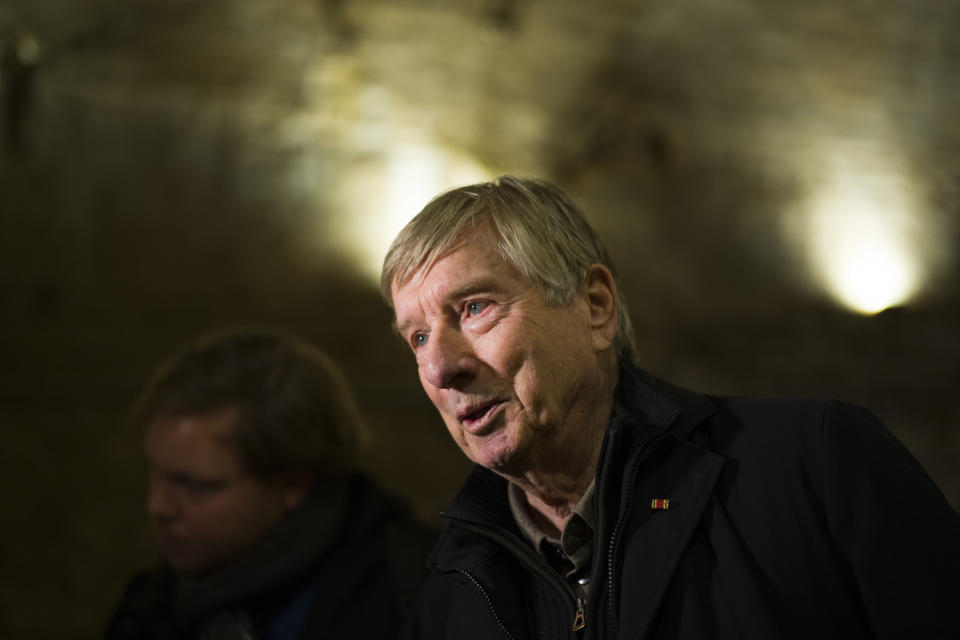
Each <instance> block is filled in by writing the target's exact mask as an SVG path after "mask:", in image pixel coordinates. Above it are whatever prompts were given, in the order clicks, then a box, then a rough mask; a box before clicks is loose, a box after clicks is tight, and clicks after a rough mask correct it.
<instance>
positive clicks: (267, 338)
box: [132, 329, 366, 480]
mask: <svg viewBox="0 0 960 640" xmlns="http://www.w3.org/2000/svg"><path fill="white" fill-rule="evenodd" d="M227 408H233V409H235V410H236V411H237V422H236V425H235V431H236V434H235V436H236V443H237V446H238V448H239V451H240V456H241V459H242V460H243V462H244V464H245V466H246V468H247V470H248V471H250V472H251V473H252V474H253V475H255V476H257V477H258V478H260V479H262V480H268V479H271V478H275V477H276V476H277V475H279V474H280V473H283V472H285V471H295V472H304V471H305V472H310V473H314V474H318V475H321V476H338V475H343V474H345V473H347V472H348V471H350V470H351V469H353V468H354V467H355V466H356V465H357V463H358V461H359V456H360V450H361V448H362V444H363V442H364V441H365V439H366V429H365V426H364V424H363V420H362V418H361V416H360V412H359V409H358V408H357V405H356V402H355V400H354V398H353V395H352V394H351V392H350V389H349V387H348V385H347V382H346V379H345V378H344V377H343V374H342V373H341V372H340V370H339V369H338V368H337V366H336V365H335V364H334V362H333V361H332V360H331V359H330V358H329V357H328V356H327V355H326V354H324V353H323V352H322V351H320V350H318V349H316V348H314V347H312V346H311V345H309V344H307V343H306V342H304V341H303V340H301V339H299V338H297V337H295V336H292V335H288V334H285V333H282V332H279V331H274V330H269V329H237V330H231V331H226V332H221V333H216V334H213V335H209V336H205V337H202V338H200V339H198V340H195V341H193V342H191V343H189V344H187V345H186V346H185V347H183V348H182V349H181V350H180V351H178V352H177V353H176V354H174V355H173V356H172V357H171V358H169V359H168V360H166V361H165V362H163V363H162V364H161V365H160V366H159V367H158V369H157V370H156V372H155V373H154V375H153V377H152V378H151V380H150V382H149V383H148V385H147V386H146V388H145V389H144V391H143V393H142V394H141V396H140V398H139V399H138V400H137V402H136V404H135V405H134V409H133V412H132V419H133V422H134V424H135V425H137V426H140V427H141V428H142V427H145V426H146V425H147V424H149V422H150V421H152V420H153V419H155V418H158V417H178V416H187V415H192V414H198V413H207V412H212V411H218V410H222V409H227Z"/></svg>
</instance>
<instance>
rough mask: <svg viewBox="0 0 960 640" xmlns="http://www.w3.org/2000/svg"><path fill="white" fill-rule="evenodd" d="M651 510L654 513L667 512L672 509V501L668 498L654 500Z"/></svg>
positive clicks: (651, 502)
mask: <svg viewBox="0 0 960 640" xmlns="http://www.w3.org/2000/svg"><path fill="white" fill-rule="evenodd" d="M650 508H651V509H652V510H653V511H666V510H667V509H669V508H670V500H668V499H667V498H654V499H653V500H651V501H650Z"/></svg>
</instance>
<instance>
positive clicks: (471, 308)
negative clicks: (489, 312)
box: [467, 302, 487, 315]
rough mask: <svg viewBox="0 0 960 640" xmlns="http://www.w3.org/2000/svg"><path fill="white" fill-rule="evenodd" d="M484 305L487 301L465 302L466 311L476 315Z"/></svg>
mask: <svg viewBox="0 0 960 640" xmlns="http://www.w3.org/2000/svg"><path fill="white" fill-rule="evenodd" d="M486 305H487V303H485V302H469V303H467V313H469V314H470V315H476V314H478V313H480V312H481V311H483V309H484V307H486Z"/></svg>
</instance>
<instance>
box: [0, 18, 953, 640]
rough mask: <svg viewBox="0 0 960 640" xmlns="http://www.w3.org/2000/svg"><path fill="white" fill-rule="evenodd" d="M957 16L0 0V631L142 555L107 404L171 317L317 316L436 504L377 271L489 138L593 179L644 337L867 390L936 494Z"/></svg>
mask: <svg viewBox="0 0 960 640" xmlns="http://www.w3.org/2000/svg"><path fill="white" fill-rule="evenodd" d="M957 24H960V2H958V1H957V0H937V1H934V2H924V3H905V2H898V1H897V0H858V1H856V2H846V3H836V2H828V1H826V0H811V1H810V2H806V3H792V2H784V1H780V0H777V1H770V0H767V1H764V2H759V1H758V0H728V1H727V2H723V3H716V2H709V1H707V0H676V1H675V2H672V3H669V4H662V5H658V4H650V3H641V2H626V1H623V0H605V1H602V2H593V3H583V2H572V1H570V2H567V1H555V2H549V3H547V2H534V1H530V0H461V1H459V2H433V1H431V0H392V1H386V0H364V1H354V2H350V1H348V0H287V1H285V2H265V1H263V0H208V1H207V2H203V3H198V2H190V1H188V0H139V1H138V2H119V1H117V0H73V2H71V3H66V4H65V3H64V2H62V0H58V1H56V2H54V1H53V0H7V1H6V2H5V3H4V4H2V5H0V48H2V50H3V63H2V67H0V68H2V76H0V77H2V85H0V106H2V114H3V118H4V120H3V131H2V133H3V137H2V147H0V322H2V328H3V331H2V332H0V354H2V356H3V363H4V366H3V367H2V370H0V428H2V430H3V431H2V433H3V446H2V447H0V469H2V473H3V478H2V482H0V504H3V505H4V508H3V510H2V516H0V518H2V520H0V531H2V533H0V637H3V638H12V639H16V638H63V637H71V638H73V637H75V638H95V637H98V636H99V634H100V632H101V630H102V627H103V624H104V622H105V620H106V618H107V616H108V615H109V613H110V610H111V608H112V607H113V605H114V603H115V602H116V600H117V598H118V597H119V595H120V593H121V591H122V589H123V585H124V583H125V581H126V579H127V578H128V577H129V575H130V574H131V572H132V571H133V570H134V569H136V568H138V567H142V566H146V565H148V564H149V563H151V562H152V561H153V560H154V559H155V556H156V553H155V551H154V548H153V546H152V543H151V541H150V537H149V533H148V531H147V528H146V524H145V522H144V517H143V508H142V495H143V491H144V482H143V471H144V468H143V461H142V458H141V454H140V443H139V439H138V436H137V434H135V433H132V432H131V431H129V430H128V429H127V428H126V426H125V424H124V421H123V415H124V411H125V410H126V408H127V407H128V406H129V404H130V402H131V401H132V400H133V398H134V396H135V395H136V393H137V391H138V389H139V387H140V385H141V384H142V382H143V381H144V379H145V377H146V376H147V374H148V372H149V370H150V368H151V367H152V366H153V365H154V364H155V363H156V362H157V360H159V359H160V358H161V357H163V356H164V355H166V354H167V353H168V352H169V351H170V350H171V349H173V348H175V347H176V346H178V345H179V344H180V343H181V342H183V341H184V340H187V339H189V338H192V337H194V336H195V335H197V334H198V333H200V332H204V331H208V330H212V329H217V328H222V327H224V326H231V325H237V324H248V323H261V324H271V325H276V326H280V327H283V328H286V329H289V330H292V331H295V332H298V333H300V334H302V335H303V336H304V337H306V338H308V339H310V340H312V341H314V342H315V343H316V344H317V345H319V346H320V347H322V348H324V349H326V350H328V351H329V352H330V353H331V354H332V355H333V356H334V357H335V358H336V359H337V360H338V361H339V362H340V363H341V364H342V366H343V368H344V369H345V371H346V374H347V376H348V378H349V379H350V381H351V382H352V384H353V385H354V387H355V389H356V392H357V395H358V397H359V400H360V402H361V404H362V406H363V407H364V410H365V412H366V414H367V417H368V418H369V420H370V422H371V424H372V427H373V429H374V431H375V433H376V436H377V440H376V443H375V446H374V448H373V450H372V452H371V459H370V464H369V466H370V469H371V471H372V472H373V473H374V474H375V475H376V476H377V477H378V478H379V479H380V480H381V481H382V482H384V483H385V484H386V485H388V486H390V487H391V488H392V489H393V490H394V491H396V492H398V493H401V494H403V495H405V496H407V497H408V498H409V499H410V500H411V501H412V502H413V503H414V504H415V506H416V507H417V509H418V511H420V512H421V513H422V514H423V515H424V517H433V514H435V513H436V511H437V510H439V509H440V508H442V506H443V505H444V504H445V502H446V501H447V500H448V499H449V497H450V496H451V494H452V492H453V491H454V490H455V488H456V486H457V485H458V483H459V481H460V480H461V478H462V477H463V475H464V473H465V472H466V469H467V467H466V464H465V463H464V461H463V460H462V459H461V458H462V456H461V454H460V453H459V452H458V451H457V450H456V449H455V447H454V446H453V445H452V444H451V443H450V442H448V439H449V438H448V436H447V435H446V432H445V429H444V428H443V426H442V424H441V422H440V420H439V418H438V417H437V416H436V415H435V414H434V412H433V410H432V409H431V408H430V406H429V404H428V403H427V401H426V399H425V398H424V397H423V394H422V392H421V391H420V390H419V388H418V386H417V382H416V376H415V368H414V365H413V361H412V358H411V357H409V356H408V355H407V354H406V353H405V351H404V349H403V348H402V346H401V345H400V344H399V343H398V342H397V341H396V340H395V339H394V338H393V337H392V336H391V335H390V331H389V328H388V327H389V322H390V313H389V310H388V309H387V308H386V306H385V305H384V304H383V303H382V301H381V300H380V298H379V295H378V293H377V290H376V285H375V274H376V271H377V265H378V262H379V259H380V257H381V256H382V252H383V250H384V249H385V246H386V243H387V242H389V239H390V238H391V237H392V235H393V233H394V231H395V230H396V229H397V228H398V227H399V225H401V224H402V222H403V220H404V219H405V218H406V217H409V216H410V215H412V214H414V213H415V212H416V211H417V210H419V208H420V207H421V206H422V205H423V204H424V203H425V202H426V200H427V199H429V197H431V196H432V195H434V194H435V193H437V192H439V191H441V190H443V189H445V188H447V187H450V186H453V185H455V184H462V183H464V182H472V181H475V180H478V179H488V178H492V177H494V176H496V175H498V174H500V173H504V172H517V173H522V174H526V175H538V176H543V177H546V178H549V179H551V180H553V181H555V182H557V183H559V184H560V185H561V186H563V187H564V188H566V189H567V190H569V191H570V192H571V193H572V194H573V195H574V196H575V197H576V198H577V199H578V200H579V201H580V202H581V203H582V204H583V205H584V206H585V207H586V209H587V210H588V211H589V214H590V217H591V220H592V221H593V222H594V224H595V225H596V226H597V228H598V229H599V231H600V232H601V234H602V235H603V236H604V237H605V238H606V239H607V240H608V242H609V244H610V246H611V248H612V250H613V253H614V256H615V258H616V260H617V261H618V264H619V266H620V271H621V272H622V274H621V275H622V279H623V285H624V288H625V289H626V292H627V297H628V301H629V304H630V307H631V311H632V313H633V316H634V321H635V323H636V325H637V331H638V334H639V343H640V350H641V354H642V360H643V364H644V366H645V367H646V368H647V369H649V370H650V371H652V372H653V373H655V374H658V375H661V376H663V377H666V378H668V379H670V380H672V381H674V382H676V383H679V384H684V385H688V386H692V387H694V388H697V389H699V390H703V391H710V392H734V393H777V394H786V395H800V394H803V395H815V396H822V397H840V398H844V399H847V400H851V401H854V402H859V403H861V404H865V405H867V406H869V407H870V408H871V409H873V410H874V411H875V412H876V413H877V414H879V415H880V416H881V417H882V418H883V419H884V420H885V422H886V423H887V424H888V425H889V426H890V428H891V429H892V430H893V431H895V432H896V433H897V435H898V436H899V437H900V438H901V439H902V440H903V441H904V442H905V443H906V444H907V446H908V447H910V449H911V450H912V451H913V452H914V453H915V454H916V455H917V456H918V458H920V460H921V461H922V462H923V464H924V465H925V466H926V467H927V469H928V470H929V471H930V473H931V474H932V475H933V476H934V478H935V479H936V480H937V481H938V483H939V484H940V486H941V487H942V488H943V490H944V492H945V493H946V495H947V497H948V499H949V500H950V501H951V502H952V503H953V505H954V506H955V507H956V506H960V426H958V422H960V420H958V418H960V415H958V414H960V409H958V404H957V403H956V400H955V393H956V392H955V389H956V384H957V381H958V379H960V338H958V321H960V288H958V286H957V284H958V278H957V273H958V254H957V251H956V249H957V246H958V240H960V169H958V165H957V162H956V158H957V157H958V156H960V118H957V113H960V83H958V82H957V77H958V74H960V40H958V39H957V38H956V36H955V30H956V25H957ZM858 307H859V308H861V310H860V311H858V310H857V308H858ZM885 307H889V308H887V310H885V311H882V312H881V313H870V314H868V313H864V312H863V308H867V309H869V310H871V311H877V310H879V309H883V308H885Z"/></svg>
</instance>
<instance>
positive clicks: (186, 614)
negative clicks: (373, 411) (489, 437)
mask: <svg viewBox="0 0 960 640" xmlns="http://www.w3.org/2000/svg"><path fill="white" fill-rule="evenodd" d="M134 422H135V423H136V424H137V425H139V426H140V427H141V428H143V429H144V433H145V440H144V442H145V445H144V449H145V451H146V456H147V461H148V464H149V469H150V474H149V490H148V497H147V512H148V514H149V516H150V520H151V523H152V525H153V528H154V531H155V533H156V537H157V541H158V543H159V546H160V548H161V551H162V554H163V558H164V566H163V567H161V568H160V569H158V570H156V571H152V572H149V573H145V574H142V575H140V576H138V577H137V578H136V579H135V580H134V581H133V582H132V583H131V585H130V587H129V588H128V590H127V593H126V595H125V596H124V599H123V602H122V603H121V604H120V607H119V609H118V610H117V612H116V613H115V614H114V616H113V619H112V621H111V623H110V626H109V628H108V630H107V633H106V638H107V640H127V639H129V640H134V639H137V640H146V639H154V638H155V639H157V640H166V639H171V640H173V639H180V638H184V639H186V638H203V639H207V640H219V639H223V640H233V639H236V640H239V639H243V640H256V639H263V640H294V639H296V638H327V637H331V638H384V639H385V638H395V637H396V634H397V632H398V629H399V626H400V622H401V618H402V617H403V616H405V615H407V614H408V613H409V612H410V610H411V609H412V606H413V601H414V597H415V595H416V591H417V589H418V587H419V585H420V582H421V581H422V579H423V577H424V572H423V560H424V559H425V558H426V555H427V551H428V550H429V545H430V543H431V542H432V540H433V539H434V537H435V533H431V532H430V531H428V530H426V529H425V528H423V527H421V526H420V525H419V524H418V523H417V522H416V521H415V520H414V519H413V518H412V517H411V516H410V515H409V513H408V511H407V510H406V508H405V507H404V506H403V505H402V504H400V503H399V502H398V501H397V500H395V499H393V498H390V497H388V496H386V495H385V494H384V493H382V492H381V491H380V490H379V489H378V488H377V487H376V486H375V485H374V484H373V483H372V482H370V481H369V480H367V479H366V478H365V477H364V476H363V475H361V474H360V473H359V472H358V471H356V468H357V464H358V462H359V459H360V448H361V446H360V445H361V441H362V439H363V434H364V429H363V426H362V424H361V419H360V414H359V412H358V410H357V408H356V406H355V404H354V402H353V400H352V396H351V394H350V390H349V389H348V388H347V385H346V382H345V380H344V379H343V377H342V375H341V374H340V372H339V371H338V369H337V368H336V366H335V365H334V364H333V362H332V361H331V360H330V359H329V358H327V357H326V355H324V354H323V353H321V352H320V351H318V350H316V349H314V348H313V347H311V346H309V345H307V344H306V343H304V342H302V341H301V340H299V339H297V338H294V337H292V336H288V335H284V334H280V333H276V332H272V331H262V330H244V331H235V332H230V333H223V334H217V335H213V336H210V337H206V338H203V339H201V340H199V341H197V342H195V343H193V344H190V345H188V346H187V347H186V348H185V349H184V350H183V351H182V352H180V353H178V354H176V355H175V356H174V357H173V358H172V359H171V360H170V361H168V362H167V363H165V364H164V365H163V366H162V367H161V368H160V369H159V370H158V372H157V373H156V375H155V377H154V379H153V381H152V382H151V383H150V385H149V386H148V387H147V389H146V391H145V392H144V394H143V396H142V398H141V399H140V401H139V402H138V404H137V406H136V408H135V411H134Z"/></svg>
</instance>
